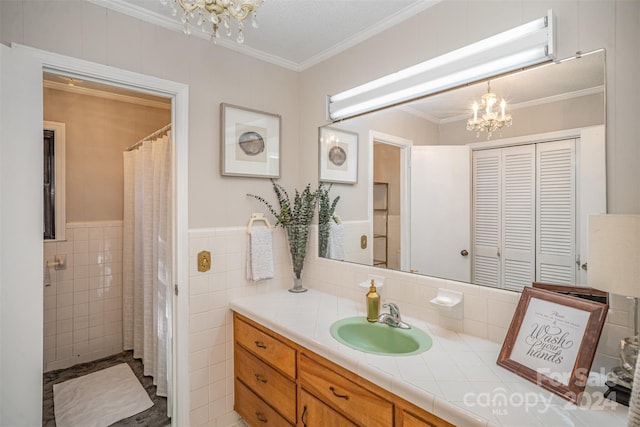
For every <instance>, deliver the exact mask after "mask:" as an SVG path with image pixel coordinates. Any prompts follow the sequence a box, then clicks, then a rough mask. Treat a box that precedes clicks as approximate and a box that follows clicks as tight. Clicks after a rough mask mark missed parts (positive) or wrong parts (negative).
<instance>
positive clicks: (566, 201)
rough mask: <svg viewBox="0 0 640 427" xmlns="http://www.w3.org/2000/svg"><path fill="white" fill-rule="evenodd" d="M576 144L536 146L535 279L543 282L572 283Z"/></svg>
mask: <svg viewBox="0 0 640 427" xmlns="http://www.w3.org/2000/svg"><path fill="white" fill-rule="evenodd" d="M575 146H576V141H575V140H573V139H571V140H565V141H555V142H548V143H544V144H538V145H537V164H538V166H537V169H538V170H537V174H538V179H537V192H538V194H537V219H536V222H537V227H538V230H539V231H538V236H537V243H536V246H537V248H538V255H537V266H536V276H537V278H538V281H541V282H547V283H564V284H575V283H576V281H575V280H576V265H575V261H576V182H575Z"/></svg>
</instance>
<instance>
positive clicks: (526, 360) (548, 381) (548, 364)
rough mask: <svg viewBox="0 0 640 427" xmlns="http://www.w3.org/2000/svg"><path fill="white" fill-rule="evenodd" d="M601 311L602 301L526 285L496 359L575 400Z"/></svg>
mask: <svg viewBox="0 0 640 427" xmlns="http://www.w3.org/2000/svg"><path fill="white" fill-rule="evenodd" d="M606 314H607V305H606V304H601V303H599V302H595V301H589V300H586V299H583V298H577V297H574V296H570V295H565V294H562V293H558V292H553V291H549V290H545V289H539V288H531V287H526V288H524V289H523V292H522V296H521V297H520V301H519V303H518V306H517V308H516V312H515V314H514V315H513V320H512V321H511V326H510V327H509V330H508V332H507V336H506V338H505V341H504V344H503V345H502V350H501V351H500V355H499V356H498V361H497V363H498V365H500V366H502V367H504V368H506V369H508V370H510V371H512V372H514V373H516V374H518V375H520V376H521V377H524V378H526V379H528V380H529V381H532V382H534V383H536V384H538V385H539V386H541V387H543V388H545V389H546V390H549V391H551V392H553V393H555V394H558V395H559V396H562V397H564V398H565V399H567V400H569V401H571V402H573V403H576V404H578V403H579V402H580V399H581V398H582V392H583V391H584V388H585V386H586V385H587V380H588V378H589V371H590V369H591V364H592V363H593V357H594V355H595V352H596V347H597V346H598V341H599V340H600V333H601V332H602V326H603V324H604V319H605V316H606Z"/></svg>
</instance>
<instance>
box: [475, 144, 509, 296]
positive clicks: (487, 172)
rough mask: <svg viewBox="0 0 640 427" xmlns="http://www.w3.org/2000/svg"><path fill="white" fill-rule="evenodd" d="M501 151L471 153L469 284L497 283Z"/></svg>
mask: <svg viewBox="0 0 640 427" xmlns="http://www.w3.org/2000/svg"><path fill="white" fill-rule="evenodd" d="M501 170H502V155H501V150H500V149H496V150H484V151H474V152H473V252H472V255H473V258H472V268H471V276H472V281H473V283H476V284H478V285H486V286H500V283H501V277H500V259H499V253H500V247H499V244H500V237H501V236H500V223H501V220H502V215H501V209H500V203H501V200H500V194H501Z"/></svg>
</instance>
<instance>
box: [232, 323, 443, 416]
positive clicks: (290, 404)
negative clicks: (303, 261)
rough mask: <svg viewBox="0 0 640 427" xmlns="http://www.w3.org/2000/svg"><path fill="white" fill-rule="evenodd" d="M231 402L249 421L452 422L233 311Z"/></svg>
mask: <svg viewBox="0 0 640 427" xmlns="http://www.w3.org/2000/svg"><path fill="white" fill-rule="evenodd" d="M233 316H234V318H233V332H234V340H235V345H234V362H235V379H234V385H235V403H234V408H235V410H236V412H238V413H239V414H240V415H241V416H242V418H243V419H244V420H245V421H246V422H247V423H248V424H249V425H250V426H252V427H257V426H265V425H266V426H276V427H280V426H298V427H327V426H331V427H352V426H359V427H453V424H450V423H448V422H446V421H444V420H442V419H441V418H438V417H436V416H435V415H433V414H431V413H429V412H427V411H425V410H423V409H421V408H419V407H418V406H416V405H413V404H411V403H409V402H407V401H405V400H404V399H401V398H400V397H398V396H396V395H395V394H393V393H391V392H389V391H387V390H384V389H383V388H381V387H379V386H377V385H375V384H373V383H371V382H370V381H368V380H365V379H364V378H362V377H360V376H358V375H356V374H354V373H353V372H351V371H349V370H347V369H344V368H343V367H341V366H339V365H336V364H335V363H333V362H331V361H329V360H327V359H325V358H323V357H321V356H319V355H317V354H315V353H313V352H311V351H309V350H307V349H306V348H304V347H302V346H300V345H298V344H296V343H294V342H292V341H290V340H288V339H286V338H284V337H282V336H280V335H278V334H276V333H275V332H273V331H271V330H269V329H267V328H265V327H264V326H262V325H260V324H258V323H256V322H254V321H252V320H250V319H248V318H246V317H244V316H242V315H240V314H238V313H234V315H233Z"/></svg>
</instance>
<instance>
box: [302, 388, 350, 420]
mask: <svg viewBox="0 0 640 427" xmlns="http://www.w3.org/2000/svg"><path fill="white" fill-rule="evenodd" d="M300 407H301V410H300V413H301V414H302V415H300V423H301V424H302V426H303V427H325V426H331V427H352V426H355V424H353V423H352V422H351V421H349V420H348V419H346V418H345V417H343V416H342V415H340V414H338V413H337V412H336V411H334V410H333V409H331V408H330V407H328V406H327V405H325V404H324V403H322V402H321V401H319V400H318V399H316V398H315V397H313V396H312V395H310V394H309V393H307V392H306V391H305V390H301V392H300Z"/></svg>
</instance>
